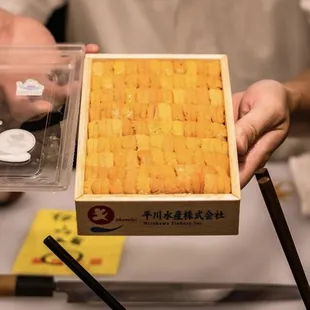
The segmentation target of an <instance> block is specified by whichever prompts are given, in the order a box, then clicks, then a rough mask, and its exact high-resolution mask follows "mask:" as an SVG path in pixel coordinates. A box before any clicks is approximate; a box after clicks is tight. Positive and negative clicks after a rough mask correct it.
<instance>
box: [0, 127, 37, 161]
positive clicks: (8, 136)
mask: <svg viewBox="0 0 310 310" xmlns="http://www.w3.org/2000/svg"><path fill="white" fill-rule="evenodd" d="M35 144H36V139H35V136H34V135H33V134H32V133H31V132H29V131H26V130H23V129H9V130H6V131H4V132H2V133H1V134H0V161H5V162H15V163H19V162H25V161H28V160H29V159H30V158H31V155H30V154H29V153H28V152H29V151H31V150H32V149H33V148H34V147H35Z"/></svg>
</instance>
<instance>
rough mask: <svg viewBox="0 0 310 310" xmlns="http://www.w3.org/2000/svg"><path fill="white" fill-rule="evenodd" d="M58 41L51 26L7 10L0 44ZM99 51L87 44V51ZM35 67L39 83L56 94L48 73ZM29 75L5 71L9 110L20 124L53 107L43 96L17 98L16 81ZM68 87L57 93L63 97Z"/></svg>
mask: <svg viewBox="0 0 310 310" xmlns="http://www.w3.org/2000/svg"><path fill="white" fill-rule="evenodd" d="M55 43H56V42H55V39H54V38H53V36H52V34H51V33H50V32H49V31H48V29H47V28H46V27H44V26H43V25H42V24H40V23H39V22H37V21H35V20H33V19H31V18H25V17H19V16H13V15H11V14H9V13H7V14H5V15H4V17H3V18H2V21H0V45H37V46H40V45H53V44H55ZM98 50H99V48H98V46H97V45H95V44H89V45H87V46H86V53H96V52H98ZM41 54H42V53H41ZM55 55H56V52H55ZM12 57H13V56H12ZM19 57H20V56H19ZM19 61H20V60H19ZM25 61H27V59H25ZM31 61H32V62H31V65H33V64H34V62H35V61H33V60H31ZM10 62H11V63H13V62H14V61H12V60H11V61H10ZM37 62H38V64H39V62H40V60H39V59H38V61H37ZM51 62H52V60H51ZM33 67H34V72H33V73H32V75H33V76H36V75H37V76H36V77H35V79H36V80H37V81H39V82H41V81H43V83H41V84H44V85H45V88H46V92H49V90H51V91H53V92H54V93H55V87H54V86H55V85H53V84H54V83H52V82H49V81H48V77H47V76H43V74H41V73H38V72H36V71H38V69H36V68H35V65H33ZM23 75H25V76H23ZM26 75H27V74H21V72H19V73H17V74H15V75H13V74H9V75H8V76H5V75H4V74H2V77H1V81H0V84H1V86H2V88H3V91H4V94H5V97H6V98H7V103H8V108H9V113H10V115H11V117H12V118H13V120H14V121H17V122H18V123H23V122H25V121H28V120H30V119H32V118H34V117H37V116H40V115H45V114H47V113H48V112H50V111H51V109H52V106H51V103H50V102H48V101H46V100H43V99H42V98H39V99H38V100H32V101H30V100H29V99H28V98H27V97H25V98H23V97H21V98H18V97H16V95H15V91H16V81H17V80H24V79H26ZM32 78H33V77H32ZM57 87H58V86H57ZM52 89H54V90H52ZM65 89H66V87H62V88H61V87H58V88H57V91H56V94H60V95H61V97H64V94H65V95H66V92H65V91H64V90H65ZM60 101H61V100H60Z"/></svg>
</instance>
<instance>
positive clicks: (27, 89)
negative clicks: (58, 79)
mask: <svg viewBox="0 0 310 310" xmlns="http://www.w3.org/2000/svg"><path fill="white" fill-rule="evenodd" d="M43 91H44V85H41V84H40V83H39V82H38V81H36V80H32V79H28V80H26V81H25V82H24V83H23V82H21V81H18V82H16V96H42V94H43Z"/></svg>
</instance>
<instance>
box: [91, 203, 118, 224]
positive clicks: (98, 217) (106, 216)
mask: <svg viewBox="0 0 310 310" xmlns="http://www.w3.org/2000/svg"><path fill="white" fill-rule="evenodd" d="M88 218H89V220H90V221H91V222H92V223H94V224H97V225H106V224H109V223H111V222H112V221H113V220H114V218H115V215H114V211H113V210H112V209H111V208H109V207H106V206H96V207H93V208H91V209H89V211H88Z"/></svg>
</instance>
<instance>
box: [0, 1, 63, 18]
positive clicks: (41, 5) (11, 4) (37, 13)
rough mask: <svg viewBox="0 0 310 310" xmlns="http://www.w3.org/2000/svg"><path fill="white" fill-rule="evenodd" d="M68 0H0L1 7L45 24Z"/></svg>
mask: <svg viewBox="0 0 310 310" xmlns="http://www.w3.org/2000/svg"><path fill="white" fill-rule="evenodd" d="M66 2H67V0H0V9H2V10H3V11H6V12H10V13H11V14H14V15H18V16H24V17H29V18H32V19H34V20H37V21H39V22H40V23H42V24H45V23H46V22H47V20H48V18H49V17H50V16H51V14H52V13H53V12H54V11H55V10H56V9H57V8H60V7H61V6H63V5H64V4H66Z"/></svg>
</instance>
